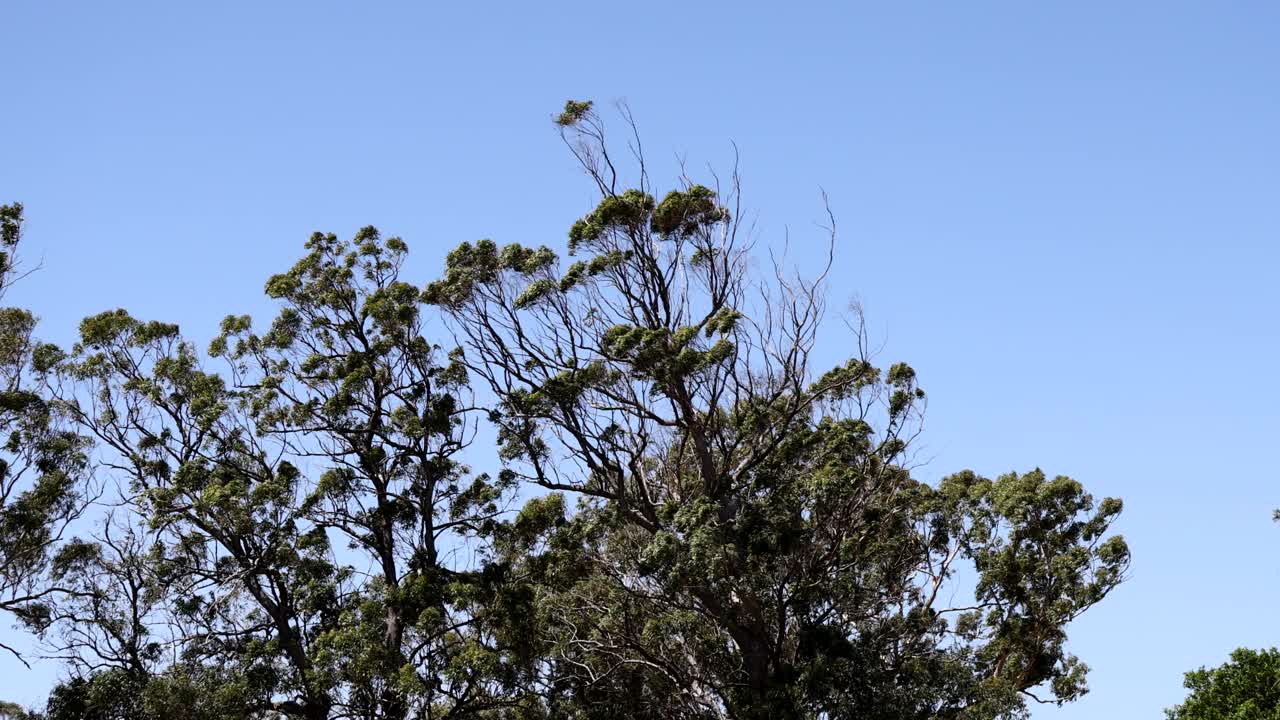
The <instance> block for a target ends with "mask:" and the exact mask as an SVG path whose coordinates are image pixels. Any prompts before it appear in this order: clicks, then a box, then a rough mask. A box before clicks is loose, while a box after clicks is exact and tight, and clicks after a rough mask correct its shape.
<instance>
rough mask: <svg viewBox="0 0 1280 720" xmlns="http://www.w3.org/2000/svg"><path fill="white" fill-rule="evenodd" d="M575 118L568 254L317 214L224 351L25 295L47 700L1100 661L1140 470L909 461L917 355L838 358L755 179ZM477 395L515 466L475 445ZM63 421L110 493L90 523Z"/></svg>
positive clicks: (27, 607)
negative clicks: (584, 179)
mask: <svg viewBox="0 0 1280 720" xmlns="http://www.w3.org/2000/svg"><path fill="white" fill-rule="evenodd" d="M628 118H629V115H628ZM556 123H557V125H558V126H559V129H560V132H561V134H562V136H563V137H564V138H565V139H566V141H568V142H569V145H570V147H571V149H572V150H573V152H574V153H575V157H577V158H578V159H579V160H580V161H581V162H582V165H583V168H584V169H585V170H586V171H587V174H588V176H589V177H590V178H591V179H592V180H593V181H594V183H595V184H596V187H597V188H598V189H599V191H600V197H599V200H598V202H597V203H596V206H595V207H594V208H593V209H591V210H590V212H588V213H587V214H586V215H584V216H583V217H581V218H580V219H579V220H577V221H576V222H574V223H573V224H572V226H571V228H570V230H569V238H568V250H569V253H570V254H571V255H577V256H579V257H578V258H577V259H576V261H574V262H572V263H571V264H569V265H568V266H567V267H565V268H563V269H562V268H561V264H560V258H559V257H558V256H557V254H556V253H555V252H553V251H552V250H551V249H549V248H547V247H541V246H539V247H532V246H527V245H521V244H508V245H505V246H499V245H498V244H496V243H494V242H493V241H490V240H480V241H478V242H474V243H462V244H461V245H459V246H458V247H457V248H455V249H454V250H453V251H452V252H450V253H449V255H448V257H447V259H446V262H445V267H444V270H443V273H442V274H441V275H440V276H439V277H438V278H437V279H436V280H434V281H433V282H429V283H427V284H426V285H425V287H424V286H423V285H421V284H414V283H411V282H408V281H406V280H404V279H402V276H401V273H402V268H403V266H404V263H405V260H406V257H407V253H408V246H407V245H406V244H405V243H404V242H403V241H402V240H400V239H399V238H394V237H391V238H383V236H382V235H381V234H380V233H379V232H378V231H377V230H376V229H375V228H372V227H366V228H363V229H361V230H360V231H359V232H357V233H356V234H355V236H354V237H352V238H350V239H341V238H339V237H338V236H336V235H333V234H325V233H316V234H314V235H312V236H311V237H310V239H309V240H308V241H307V243H306V252H305V254H304V255H303V257H302V258H301V259H299V260H298V262H297V263H295V264H294V265H293V266H292V267H290V268H289V269H288V270H286V271H285V272H282V273H279V274H276V275H273V276H271V277H270V278H269V279H268V280H267V282H266V284H265V288H264V289H265V292H266V294H267V295H268V296H269V297H270V298H271V299H273V300H274V301H275V302H276V304H277V312H276V314H275V317H274V318H273V319H272V320H271V321H270V322H269V323H268V324H267V325H265V326H261V325H255V323H254V321H253V320H252V319H251V318H250V317H248V316H245V315H234V314H233V315H228V316H227V317H226V318H225V319H224V320H223V322H222V323H221V326H220V328H219V332H218V334H217V336H216V337H214V338H213V339H212V341H211V342H210V343H209V345H208V352H207V356H208V357H211V358H217V363H218V364H219V368H220V369H214V368H213V367H210V366H209V361H208V360H207V358H206V357H202V355H201V353H200V352H199V351H198V350H197V349H196V347H195V345H194V344H193V343H191V342H190V341H188V340H187V339H186V338H185V337H184V335H183V334H182V332H181V331H180V328H178V327H177V326H176V325H173V324H168V323H162V322H151V321H143V320H139V319H136V318H134V317H132V316H131V315H129V313H127V312H125V311H124V310H113V311H109V312H104V313H101V314H98V315H95V316H92V317H89V318H86V319H85V320H84V322H83V323H82V324H81V326H80V338H79V342H77V343H76V344H75V345H74V346H73V347H71V348H69V349H68V350H66V351H64V350H62V349H59V348H56V347H53V346H49V345H42V344H40V343H37V342H35V341H33V340H32V339H31V333H32V332H33V328H34V326H35V320H34V316H33V315H31V314H30V313H28V312H26V311H23V310H0V367H4V368H17V369H14V370H11V371H9V375H8V376H6V377H11V378H14V380H13V381H11V382H9V384H8V386H7V389H4V388H0V420H4V419H7V420H6V421H7V422H8V425H6V430H7V431H8V438H9V441H8V444H7V445H6V446H5V450H6V452H7V453H9V455H11V456H13V457H14V458H23V459H25V460H26V462H27V464H28V465H29V466H31V467H35V468H36V469H37V471H38V472H36V473H34V474H32V475H33V478H32V480H31V482H30V483H29V484H28V485H25V486H24V488H23V490H22V492H19V493H13V494H9V493H6V494H4V495H3V497H4V498H6V502H5V504H4V506H3V508H0V553H8V555H7V556H6V557H13V558H17V560H16V561H14V562H12V563H11V564H10V565H6V566H5V567H12V568H17V569H19V570H20V572H18V573H15V578H17V579H15V580H13V581H11V582H10V581H8V580H5V581H6V582H10V585H8V586H4V585H0V587H9V588H13V589H16V588H30V589H34V590H36V592H35V593H30V592H28V594H27V595H25V596H22V597H21V600H22V601H21V602H16V603H15V602H11V603H10V604H9V605H8V606H0V607H6V608H7V609H9V610H10V611H11V612H12V613H14V614H15V615H17V616H18V617H19V618H20V619H21V620H23V621H24V622H25V623H26V624H27V626H28V627H29V628H30V629H32V630H33V631H34V632H36V633H37V634H39V636H40V638H41V640H42V642H44V643H46V644H47V645H50V646H52V647H53V648H54V649H55V650H57V651H58V652H59V654H60V655H61V656H62V657H65V658H68V666H69V669H70V670H71V673H70V678H71V679H69V680H68V681H66V682H65V683H63V684H61V685H60V686H58V687H57V688H56V689H55V690H54V691H53V693H52V694H51V695H50V698H49V701H48V706H47V708H46V714H45V715H44V716H42V717H47V718H50V719H51V720H52V719H54V718H73V717H74V718H103V719H104V720H105V719H106V718H112V719H121V720H134V719H137V720H144V719H145V720H150V719H151V718H168V717H177V716H183V717H194V718H201V719H204V718H208V719H209V720H231V719H232V718H255V719H261V720H267V719H268V718H270V719H272V720H274V719H276V718H305V719H306V720H329V718H335V717H343V718H359V719H361V720H375V719H376V720H408V718H427V717H430V718H468V719H471V718H474V719H476V720H497V718H513V719H519V720H533V719H535V718H537V719H539V720H549V719H550V718H576V719H579V720H586V719H597V718H598V719H604V718H622V717H627V718H653V719H655V720H656V719H659V718H662V719H666V718H682V719H683V718H688V719H694V720H701V719H703V718H705V719H707V720H712V719H722V718H739V719H741V720H756V719H757V718H759V719H763V718H781V719H783V720H787V719H795V720H800V719H804V720H818V719H819V718H821V719H822V720H843V719H849V720H852V719H854V718H858V719H859V720H916V719H918V720H925V719H926V718H929V719H934V718H942V719H951V720H994V719H996V718H1017V717H1023V716H1025V714H1026V701H1027V699H1028V698H1029V697H1036V698H1037V699H1041V700H1044V701H1047V702H1055V703H1063V702H1068V701H1071V700H1074V699H1076V698H1078V697H1079V696H1080V695H1081V694H1082V693H1084V692H1085V690H1086V687H1085V683H1084V680H1085V673H1086V670H1087V668H1086V667H1085V665H1084V664H1083V663H1082V662H1080V661H1079V660H1078V659H1077V658H1076V657H1074V656H1073V655H1072V654H1071V653H1070V652H1069V649H1068V636H1067V628H1068V625H1069V623H1070V622H1071V621H1072V620H1074V619H1075V618H1077V617H1079V616H1080V614H1081V613H1083V612H1085V611H1087V610H1088V609H1089V608H1091V607H1092V606H1094V605H1095V604H1097V603H1098V602H1100V601H1101V600H1103V599H1104V598H1105V597H1106V596H1107V595H1108V594H1109V593H1110V592H1111V591H1112V590H1113V589H1114V588H1115V587H1117V586H1118V585H1119V584H1120V583H1121V582H1122V581H1123V580H1124V577H1125V573H1126V570H1127V567H1128V563H1129V551H1128V548H1127V546H1126V545H1125V543H1124V540H1123V539H1122V538H1120V537H1119V536H1117V535H1114V534H1112V533H1111V526H1112V524H1113V523H1114V521H1115V519H1116V518H1117V517H1118V515H1119V513H1120V511H1121V504H1120V502H1119V501H1118V500H1115V499H1111V498H1107V499H1102V500H1100V501H1095V499H1094V498H1093V497H1092V496H1091V495H1090V494H1089V493H1087V492H1086V491H1085V489H1084V487H1083V486H1082V485H1081V484H1080V483H1078V482H1076V481H1075V480H1072V479H1070V478H1068V477H1064V476H1057V477H1051V476H1047V475H1045V474H1044V473H1043V472H1041V471H1040V470H1038V469H1037V470H1032V471H1030V472H1025V473H1010V474H1007V475H1003V476H1000V477H998V478H995V479H989V478H984V477H981V476H979V475H977V474H975V473H972V472H969V471H964V472H959V473H956V474H953V475H951V476H948V477H946V478H944V479H943V480H942V481H940V482H938V483H935V484H929V483H924V482H921V481H919V480H918V479H916V478H915V477H913V474H912V467H913V465H914V455H913V450H912V443H913V440H914V439H915V437H916V436H917V435H918V433H919V432H920V428H921V422H922V417H923V415H922V414H923V411H924V406H925V402H926V395H925V392H924V390H923V389H921V387H920V386H919V379H918V378H917V375H916V372H915V370H914V369H912V368H911V366H909V365H907V364H905V363H894V364H890V365H888V366H885V367H880V366H877V365H876V364H873V363H872V362H871V360H870V359H869V358H868V356H867V353H866V352H865V348H866V341H865V340H866V339H865V337H863V336H861V335H860V334H856V333H855V335H854V337H851V338H848V341H849V342H848V343H847V344H846V347H851V348H854V351H853V352H851V353H850V356H849V357H847V358H845V359H842V360H841V361H840V362H838V363H837V364H836V365H835V367H834V368H831V369H824V368H818V367H816V366H815V365H814V364H813V362H812V358H813V356H814V348H815V346H816V343H817V338H818V336H819V335H820V334H821V333H824V332H826V329H827V325H825V324H824V321H823V310H824V308H825V306H826V298H825V290H824V288H823V287H822V285H821V284H820V283H819V282H813V281H808V280H806V279H804V278H803V277H791V276H789V275H786V276H784V275H783V274H782V271H781V270H777V267H778V265H777V264H775V265H774V268H775V274H774V275H773V276H764V277H760V276H759V274H758V270H757V269H758V267H760V266H759V265H758V264H756V263H754V262H753V261H752V259H751V257H750V255H749V253H748V251H749V247H748V246H745V245H742V244H740V241H739V230H740V227H739V224H738V223H739V220H738V218H737V217H736V215H737V213H736V212H735V213H732V214H731V213H730V212H729V210H728V209H727V208H728V207H737V204H738V198H737V196H736V192H737V190H736V188H737V187H738V184H737V182H736V178H735V181H734V182H731V183H728V184H727V187H728V188H729V192H728V194H727V196H725V197H722V196H721V195H720V194H719V192H717V191H713V190H712V189H711V187H712V186H714V187H717V188H719V187H722V186H721V185H719V184H718V183H710V184H708V185H702V184H697V183H694V182H692V181H690V180H683V181H682V182H681V183H680V185H679V186H678V187H676V188H675V189H672V190H670V191H669V192H667V193H666V194H665V195H658V196H660V197H661V198H662V200H661V201H657V200H655V193H654V191H653V189H652V188H651V187H650V184H649V179H648V176H647V175H646V174H645V173H644V172H643V171H641V172H640V173H639V181H638V183H637V185H636V186H634V187H630V188H628V187H626V185H625V183H623V182H622V179H621V177H620V171H619V168H618V167H617V166H615V164H614V160H613V159H612V158H613V157H614V156H613V155H611V154H610V153H609V151H608V148H607V147H606V146H605V144H604V130H603V124H602V122H601V120H600V118H599V117H598V116H597V115H596V113H595V111H594V109H593V106H592V104H591V103H590V102H577V101H569V102H568V103H566V105H565V107H564V110H563V112H562V113H561V114H560V115H559V116H558V117H557V118H556ZM20 221H21V208H20V207H19V208H17V210H16V211H15V210H14V209H13V207H6V208H4V209H3V212H0V230H2V231H3V232H2V233H0V244H2V245H3V246H4V248H5V249H6V251H8V250H12V247H13V246H14V245H16V243H17V237H18V233H17V228H18V227H19V225H20ZM745 234H746V233H745V232H744V233H743V235H744V236H745ZM10 238H12V242H11V241H10ZM10 257H11V255H5V256H4V258H5V260H4V261H5V263H8V264H6V265H4V266H3V267H4V268H6V269H7V268H9V267H10V264H11V261H10V260H9V258H10ZM437 316H438V317H443V318H444V319H445V320H446V321H447V322H448V323H449V328H450V329H451V330H452V331H453V338H454V339H455V340H456V341H457V342H458V343H460V346H459V347H456V348H454V349H452V350H449V351H448V352H445V351H444V350H443V349H442V348H441V347H440V346H439V345H438V344H437V339H433V338H431V337H429V336H428V334H427V331H426V328H427V327H429V326H430V324H431V321H432V320H433V319H434V318H435V317H437ZM27 379H34V380H36V381H37V382H34V383H32V382H27V381H26V380H27ZM472 382H475V383H477V384H478V386H479V387H478V390H479V392H477V391H476V390H473V388H472V387H471V385H470V384H471V383H472ZM477 398H478V399H479V400H477ZM478 404H485V405H487V406H485V407H477V405H478ZM482 418H487V419H488V421H489V423H490V424H491V425H492V426H493V429H494V431H495V434H496V442H497V446H498V455H499V460H500V462H501V467H500V468H495V469H496V470H497V472H490V473H473V472H472V471H471V469H470V468H469V467H467V466H466V465H464V464H463V462H462V455H461V453H463V451H464V450H465V449H466V448H467V447H468V446H470V445H471V444H472V443H473V442H475V441H476V440H477V438H481V437H487V435H485V434H483V433H478V432H477V424H478V423H479V422H480V421H481V419H482ZM67 423H71V424H73V426H74V427H75V428H76V429H77V432H83V433H85V434H86V435H90V436H92V437H94V438H95V439H96V441H97V442H98V448H97V451H96V454H95V455H94V456H93V458H94V461H95V463H96V465H97V466H98V467H100V468H102V472H103V473H104V474H105V475H106V476H108V477H107V478H106V479H108V480H110V484H111V487H114V488H119V495H118V497H112V498H111V500H112V503H113V506H114V507H116V508H117V510H116V511H115V513H116V514H112V515H110V516H109V517H107V518H105V519H103V521H102V522H100V523H99V524H98V525H97V526H96V529H95V530H94V534H93V535H92V536H91V537H86V538H77V539H72V540H68V541H65V542H63V541H61V540H60V539H59V537H58V527H59V526H58V522H60V521H61V522H65V521H66V519H67V518H71V517H74V516H75V513H76V512H77V509H78V508H79V507H80V495H79V493H80V490H79V489H78V488H79V487H80V475H81V474H82V473H83V471H84V468H85V467H86V464H87V462H88V455H87V451H88V446H87V444H86V443H85V441H84V440H83V439H82V438H81V437H79V436H78V435H76V434H74V433H72V432H70V431H68V430H66V429H64V428H63V427H62V424H67ZM12 466H13V465H12V463H10V461H9V460H8V459H7V458H6V460H5V462H4V464H0V479H3V478H6V477H10V475H9V474H6V473H10V474H11V473H12V471H11V469H10V468H11V467H12ZM517 496H521V497H522V498H523V500H524V504H523V507H521V508H518V509H517V508H515V507H514V503H515V498H516V497H517ZM0 579H3V578H0ZM41 583H44V585H41ZM55 585H56V588H57V589H56V591H55V590H54V589H53V588H54V587H55ZM42 587H43V588H45V590H47V593H46V592H45V590H42V589H41V588H42ZM11 595H12V596H13V597H19V596H18V595H16V594H13V593H11ZM1179 717H1181V716H1179ZM1187 717H1191V716H1187ZM1233 717H1234V716H1233ZM1241 717H1245V716H1241ZM1248 717H1254V716H1253V715H1250V716H1248ZM1257 717H1267V716H1263V715H1258V716H1257Z"/></svg>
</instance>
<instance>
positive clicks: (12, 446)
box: [0, 203, 87, 662]
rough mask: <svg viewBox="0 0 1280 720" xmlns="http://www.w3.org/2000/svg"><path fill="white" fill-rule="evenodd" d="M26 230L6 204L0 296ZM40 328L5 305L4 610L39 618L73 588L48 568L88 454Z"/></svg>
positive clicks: (0, 556)
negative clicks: (55, 399) (54, 392)
mask: <svg viewBox="0 0 1280 720" xmlns="http://www.w3.org/2000/svg"><path fill="white" fill-rule="evenodd" d="M22 229H23V207H22V205H21V204H19V203H14V204H12V205H2V206H0V302H2V301H3V299H4V297H5V296H6V295H7V294H8V291H9V289H10V287H11V286H12V285H13V283H14V282H15V281H16V280H17V279H19V277H20V276H21V275H22V273H21V265H20V262H19V260H18V254H17V253H18V249H19V245H20V243H21V240H22ZM35 327H36V318H35V316H34V315H33V314H32V313H31V312H30V311H29V310H26V309H23V308H14V307H3V308H0V611H4V612H7V613H9V614H10V615H11V616H13V617H15V618H17V619H19V620H21V621H23V622H36V623H38V622H40V620H41V618H43V617H44V616H45V615H46V614H47V604H46V603H47V601H48V600H49V599H50V598H51V597H53V596H55V595H57V594H59V593H63V592H65V590H66V588H63V587H60V586H58V585H57V584H50V583H49V582H47V571H48V569H49V563H50V560H51V558H52V554H53V552H54V551H55V550H56V548H57V546H58V543H59V541H60V539H61V538H62V536H63V534H64V533H65V531H66V529H67V527H68V525H69V524H70V523H72V522H73V521H74V520H75V519H76V518H77V517H79V516H80V514H81V512H82V511H83V510H84V507H85V503H86V497H87V492H86V472H87V457H86V444H85V440H84V438H82V437H80V436H78V435H77V434H76V433H75V432H73V431H71V430H69V429H68V428H67V427H66V426H65V425H64V424H63V423H62V422H61V421H60V419H59V417H58V415H57V413H56V412H55V411H54V409H53V408H52V407H51V406H50V403H49V402H48V397H47V396H46V395H45V393H44V381H43V377H44V375H45V373H46V372H47V371H48V369H49V367H48V362H47V358H46V355H47V352H46V351H45V346H43V345H41V344H40V343H38V342H37V341H36V340H35V339H34V335H33V333H34V331H35ZM0 648H3V649H5V650H8V651H10V652H12V653H13V654H14V655H15V656H18V653H17V651H16V650H14V649H13V648H11V647H9V646H8V645H5V644H3V643H0ZM18 657H19V659H21V656H18ZM24 662H25V661H24Z"/></svg>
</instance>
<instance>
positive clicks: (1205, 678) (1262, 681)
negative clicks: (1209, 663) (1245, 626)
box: [1165, 648, 1280, 720]
mask: <svg viewBox="0 0 1280 720" xmlns="http://www.w3.org/2000/svg"><path fill="white" fill-rule="evenodd" d="M1183 685H1184V686H1185V687H1186V688H1187V690H1189V691H1190V694H1189V695H1188V696H1187V699H1186V700H1185V701H1183V702H1182V703H1181V704H1180V705H1177V706H1175V707H1173V708H1170V709H1168V710H1165V717H1167V718H1169V720H1276V719H1277V718H1280V650H1277V649H1275V648H1271V649H1270V650H1247V649H1244V648H1241V649H1239V650H1235V651H1233V652H1232V653H1231V660H1230V661H1228V662H1227V663H1226V664H1224V665H1221V666H1219V667H1216V668H1200V669H1199V670H1193V671H1191V672H1189V673H1187V675H1186V679H1185V680H1184V682H1183Z"/></svg>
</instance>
